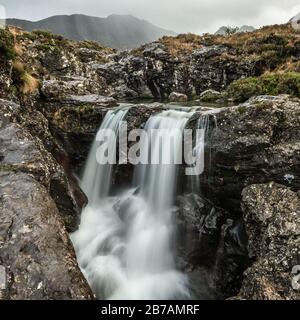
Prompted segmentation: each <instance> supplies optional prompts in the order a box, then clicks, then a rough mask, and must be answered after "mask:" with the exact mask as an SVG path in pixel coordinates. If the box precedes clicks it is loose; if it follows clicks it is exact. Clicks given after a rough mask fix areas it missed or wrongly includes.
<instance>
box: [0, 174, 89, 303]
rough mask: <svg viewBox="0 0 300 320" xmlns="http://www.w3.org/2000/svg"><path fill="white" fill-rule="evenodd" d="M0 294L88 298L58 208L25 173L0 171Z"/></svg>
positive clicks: (7, 297) (43, 189) (0, 295)
mask: <svg viewBox="0 0 300 320" xmlns="http://www.w3.org/2000/svg"><path fill="white" fill-rule="evenodd" d="M0 199H1V201H0V266H1V268H2V270H3V268H4V270H5V273H6V283H5V284H4V287H5V289H3V290H1V289H2V288H1V289H0V299H17V300H18V299H91V298H92V293H91V291H90V289H89V287H88V285H87V283H86V281H85V279H84V278H83V275H82V274H81V272H80V271H79V267H78V265H77V262H76V258H75V253H74V250H73V248H72V245H71V243H70V240H69V237H68V234H67V232H66V230H65V227H64V224H63V221H62V219H61V216H60V213H59V212H58V210H57V207H56V205H55V203H54V201H53V200H52V199H51V198H50V196H49V193H48V191H47V190H46V188H45V187H44V186H43V185H41V184H40V183H39V182H37V181H36V180H34V179H33V178H32V177H31V176H30V175H28V174H24V173H11V172H1V173H0Z"/></svg>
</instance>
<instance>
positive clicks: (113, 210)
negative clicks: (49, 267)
mask: <svg viewBox="0 0 300 320" xmlns="http://www.w3.org/2000/svg"><path fill="white" fill-rule="evenodd" d="M192 114H193V113H192V112H183V111H176V110H167V111H163V112H161V113H160V114H158V115H156V116H152V117H150V118H149V120H148V121H147V123H146V125H145V129H146V130H147V132H148V133H150V132H151V130H153V129H161V130H165V131H164V132H165V134H166V135H167V138H171V140H172V139H173V140H172V141H173V142H174V145H173V149H172V150H173V151H172V152H171V156H172V157H173V158H176V156H177V154H178V153H179V151H180V148H181V147H182V133H183V129H184V128H185V126H186V123H187V121H188V119H189V118H190V116H191V115H192ZM125 115H126V110H124V109H121V110H118V111H117V112H109V113H108V114H107V116H106V117H105V119H104V121H103V124H102V126H101V128H100V129H103V128H110V129H112V130H114V131H115V132H117V131H118V123H119V122H120V121H121V120H122V119H124V117H125ZM173 129H176V130H174V131H175V134H174V135H173V136H172V137H168V135H169V134H171V132H172V130H173ZM171 140H170V141H171ZM150 145H151V152H150V153H151V155H153V154H154V156H158V153H160V158H161V162H159V163H157V164H141V165H137V166H136V168H135V173H134V187H133V188H132V189H130V190H126V191H124V192H123V194H121V195H120V196H119V197H111V196H110V195H109V186H110V184H111V175H112V166H110V165H99V164H98V163H97V162H96V157H95V154H96V149H97V146H98V144H97V142H96V141H95V142H94V143H93V146H92V148H91V152H90V155H89V158H88V161H87V164H86V169H85V172H84V176H83V179H82V188H83V190H84V191H85V192H86V193H87V195H88V198H89V204H88V206H87V207H86V208H85V209H84V210H83V212H82V216H81V224H80V227H79V230H78V231H77V232H75V233H74V234H72V235H71V239H72V241H73V244H74V247H75V250H76V254H77V258H78V262H79V265H80V267H81V269H82V272H83V273H84V275H85V277H86V279H87V281H88V282H89V284H90V286H91V288H92V289H93V290H94V292H95V293H96V295H97V297H98V298H105V299H149V300H152V299H187V298H189V297H190V296H189V290H188V283H187V279H186V276H185V275H184V274H183V273H181V272H179V271H177V270H176V267H175V261H174V250H173V248H172V244H173V243H174V241H173V240H174V231H175V230H174V223H173V218H174V217H173V215H172V207H173V202H174V198H175V191H176V177H177V165H176V162H175V163H174V162H171V164H167V162H168V161H166V160H167V159H169V157H170V149H168V148H166V147H162V146H161V145H160V139H159V137H158V136H157V135H153V136H151V143H150ZM149 148H150V146H149ZM149 150H150V149H148V150H147V149H143V151H142V152H147V151H149ZM145 156H146V155H145ZM172 157H171V158H172Z"/></svg>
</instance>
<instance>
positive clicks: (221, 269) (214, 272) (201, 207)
mask: <svg viewBox="0 0 300 320" xmlns="http://www.w3.org/2000/svg"><path fill="white" fill-rule="evenodd" d="M178 201H179V210H178V218H177V225H178V229H177V233H178V244H177V248H178V249H177V250H178V256H179V261H178V265H179V268H180V269H182V270H183V271H184V272H185V273H186V274H187V275H188V276H189V279H190V284H191V290H192V295H193V298H195V299H224V298H228V297H230V296H232V295H233V294H234V293H237V292H238V291H237V290H238V288H239V287H240V285H241V274H242V272H243V270H244V269H245V267H246V264H247V262H248V259H247V249H246V239H245V237H244V234H245V232H244V229H243V225H242V223H241V221H240V220H238V219H235V218H234V217H233V216H232V215H231V214H230V213H229V212H226V211H225V210H224V209H222V208H220V207H215V206H214V204H213V203H211V202H210V201H209V200H208V199H204V198H202V197H200V196H199V195H197V194H184V195H183V196H180V197H179V198H178Z"/></svg>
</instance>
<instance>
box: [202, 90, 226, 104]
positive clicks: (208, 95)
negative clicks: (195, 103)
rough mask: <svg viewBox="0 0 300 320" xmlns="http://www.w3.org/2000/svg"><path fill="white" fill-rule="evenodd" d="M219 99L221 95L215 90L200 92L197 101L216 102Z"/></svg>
mask: <svg viewBox="0 0 300 320" xmlns="http://www.w3.org/2000/svg"><path fill="white" fill-rule="evenodd" d="M220 98H221V93H220V92H219V91H216V90H211V89H210V90H205V91H203V92H201V94H200V96H199V99H200V101H203V102H216V101H217V100H218V99H220Z"/></svg>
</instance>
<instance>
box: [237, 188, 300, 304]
mask: <svg viewBox="0 0 300 320" xmlns="http://www.w3.org/2000/svg"><path fill="white" fill-rule="evenodd" d="M242 196H243V199H242V209H243V213H244V220H245V224H246V232H247V235H248V250H249V255H250V258H251V259H252V261H253V264H252V265H251V267H250V268H248V269H247V270H246V272H245V274H244V280H243V284H242V288H241V291H240V293H239V296H238V298H239V299H251V300H253V299H255V300H282V299H284V300H290V299H296V300H299V299H300V292H299V290H297V288H296V287H294V288H293V278H294V277H296V274H295V273H294V274H293V273H292V271H293V268H294V267H295V266H299V265H300V196H299V193H296V192H293V191H291V190H290V189H289V188H287V187H285V186H283V185H279V184H276V183H269V184H260V185H251V186H249V187H247V188H245V189H244V190H243V194H242ZM297 270H298V269H297ZM295 284H297V283H295ZM298 285H299V284H298Z"/></svg>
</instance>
